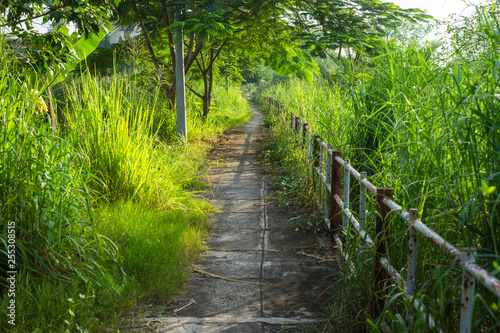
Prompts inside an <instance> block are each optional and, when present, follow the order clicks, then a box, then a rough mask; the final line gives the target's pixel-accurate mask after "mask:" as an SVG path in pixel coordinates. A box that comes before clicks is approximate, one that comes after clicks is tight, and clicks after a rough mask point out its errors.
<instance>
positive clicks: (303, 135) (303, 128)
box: [302, 123, 309, 148]
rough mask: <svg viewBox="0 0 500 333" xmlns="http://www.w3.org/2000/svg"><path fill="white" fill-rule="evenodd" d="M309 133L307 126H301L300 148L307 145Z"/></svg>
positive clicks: (305, 124)
mask: <svg viewBox="0 0 500 333" xmlns="http://www.w3.org/2000/svg"><path fill="white" fill-rule="evenodd" d="M308 131H309V124H308V123H304V124H302V138H303V139H302V147H303V148H305V147H306V144H307V132H308Z"/></svg>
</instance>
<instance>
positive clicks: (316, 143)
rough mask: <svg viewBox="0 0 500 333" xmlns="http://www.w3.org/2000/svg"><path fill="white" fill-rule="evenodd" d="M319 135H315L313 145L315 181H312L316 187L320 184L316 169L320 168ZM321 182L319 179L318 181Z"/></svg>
mask: <svg viewBox="0 0 500 333" xmlns="http://www.w3.org/2000/svg"><path fill="white" fill-rule="evenodd" d="M319 140H320V138H319V136H318V135H315V136H314V137H313V145H312V158H313V162H312V170H311V172H312V180H313V183H312V186H313V188H316V186H317V185H318V184H317V183H316V179H317V178H318V173H317V171H316V170H319V149H320V148H319ZM318 182H319V181H318Z"/></svg>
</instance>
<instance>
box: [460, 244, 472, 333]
mask: <svg viewBox="0 0 500 333" xmlns="http://www.w3.org/2000/svg"><path fill="white" fill-rule="evenodd" d="M475 252H476V249H474V248H472V249H469V248H465V249H464V257H463V260H464V263H474V262H475V261H476V260H475V258H474V255H475ZM473 254H474V255H473ZM475 286H476V279H475V278H474V277H473V276H471V275H470V274H469V273H467V272H466V271H465V269H464V270H463V272H462V302H461V311H460V333H470V332H472V327H471V326H472V311H473V309H474V289H475Z"/></svg>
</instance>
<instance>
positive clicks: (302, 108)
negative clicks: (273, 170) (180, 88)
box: [264, 10, 500, 331]
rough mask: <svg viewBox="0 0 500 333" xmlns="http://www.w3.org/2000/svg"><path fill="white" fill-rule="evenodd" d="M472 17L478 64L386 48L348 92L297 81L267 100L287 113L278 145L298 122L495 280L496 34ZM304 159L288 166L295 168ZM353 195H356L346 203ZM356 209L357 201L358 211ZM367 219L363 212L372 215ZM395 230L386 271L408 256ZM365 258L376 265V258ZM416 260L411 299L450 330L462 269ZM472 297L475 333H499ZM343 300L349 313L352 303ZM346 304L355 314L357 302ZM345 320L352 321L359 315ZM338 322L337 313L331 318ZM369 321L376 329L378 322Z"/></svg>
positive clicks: (393, 313) (398, 227)
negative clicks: (481, 41) (469, 252)
mask: <svg viewBox="0 0 500 333" xmlns="http://www.w3.org/2000/svg"><path fill="white" fill-rule="evenodd" d="M478 15H479V17H478V18H477V20H478V21H479V22H481V27H482V29H483V31H484V35H485V36H487V43H486V45H487V47H485V48H484V49H483V51H484V52H483V53H482V54H481V61H480V62H479V63H475V62H470V61H468V58H464V57H463V54H460V53H459V54H456V55H457V57H456V58H455V59H453V61H451V62H450V63H449V64H447V65H446V66H443V62H442V59H440V58H439V55H437V54H435V53H434V52H435V51H433V50H429V49H426V48H422V47H421V46H420V45H409V46H407V47H401V46H399V45H396V44H393V43H388V44H387V45H386V46H385V52H383V53H381V54H380V55H379V56H377V57H374V58H372V59H370V66H367V67H365V68H360V69H359V72H360V74H355V75H352V76H351V81H350V82H349V85H346V86H338V85H335V86H333V87H330V86H328V85H327V84H325V83H321V82H318V83H314V84H312V85H311V84H307V83H305V82H303V81H300V82H299V81H295V82H289V83H287V84H284V85H279V86H276V87H274V88H272V89H269V90H268V91H267V92H264V94H269V95H271V96H273V97H275V98H277V99H278V100H280V101H281V102H283V103H284V104H285V105H286V107H287V111H286V112H285V113H284V114H279V116H278V115H277V116H276V117H277V118H276V119H279V120H283V123H278V124H277V125H276V126H275V131H276V133H277V135H278V136H279V137H280V136H282V135H284V133H283V131H284V130H283V129H281V128H282V127H283V126H285V125H284V124H287V125H288V124H289V115H290V113H294V114H297V115H299V116H300V117H301V118H302V119H305V120H306V121H307V122H309V123H310V125H311V127H312V129H313V130H314V131H315V132H316V133H318V134H319V135H320V136H322V137H324V138H325V141H326V142H328V143H331V144H332V145H333V146H334V149H336V150H342V151H343V153H344V157H345V158H349V159H350V160H351V163H352V164H353V166H354V167H355V168H356V169H357V170H359V171H367V172H368V176H369V179H370V181H371V182H372V183H374V184H376V186H378V187H393V188H394V190H395V201H396V202H398V203H400V204H401V205H402V206H403V207H416V208H417V209H418V216H419V218H420V219H421V220H422V221H423V222H424V223H425V224H427V225H428V226H429V227H431V228H432V229H433V230H435V231H436V232H438V233H439V234H441V235H442V236H443V237H444V238H445V239H446V240H448V241H449V242H451V243H452V244H455V245H456V246H458V247H459V248H460V247H476V248H477V249H478V253H479V255H478V257H477V258H476V260H477V261H478V262H479V263H480V265H481V266H483V267H486V268H487V269H488V270H489V271H490V272H491V273H492V274H494V275H495V274H496V276H497V277H498V272H497V271H496V270H494V269H493V268H492V262H494V261H497V262H498V260H499V258H500V252H499V247H498V246H499V243H498V240H499V239H500V229H499V227H500V225H499V224H498V223H496V222H495V220H496V219H498V216H500V211H499V210H498V208H499V205H498V203H499V202H500V196H499V194H498V191H497V189H498V188H499V187H498V186H499V182H500V178H499V174H498V172H497V170H498V163H499V162H500V155H499V154H498V152H499V151H500V149H499V148H500V145H499V142H500V130H499V129H500V127H499V125H498V121H499V120H498V98H497V95H498V91H499V89H500V86H499V80H498V78H499V76H498V75H497V74H498V67H499V65H498V58H499V56H500V55H499V53H498V43H499V41H498V36H499V28H498V27H499V24H498V18H496V17H494V16H493V15H490V12H489V11H488V10H486V11H484V10H480V11H479V14H478ZM456 49H457V50H460V49H461V45H460V44H458V45H457V47H456ZM299 161H300V160H298V159H294V161H293V162H291V165H294V164H297V163H298V162H299ZM356 191H357V187H353V189H352V193H351V198H355V194H356V193H357V192H356ZM357 204H358V203H357V202H356V200H354V201H353V203H352V205H353V211H355V208H356V207H357ZM373 209H374V208H373V206H372V208H370V209H369V211H368V213H369V214H372V216H374V211H373ZM371 223H373V222H371ZM370 228H371V227H370V224H369V227H368V229H370ZM392 232H393V237H392V250H391V254H390V258H391V262H392V263H393V264H394V265H395V267H405V265H406V256H401V255H399V254H400V253H406V248H407V240H406V239H407V225H406V224H404V223H403V222H401V221H400V220H399V219H398V220H394V221H393V222H392ZM347 234H350V233H349V232H347ZM348 244H351V245H348V247H347V251H348V252H349V253H350V257H351V258H356V256H357V255H356V253H357V251H358V245H357V244H358V243H357V241H356V240H355V239H352V240H350V241H349V242H348ZM366 258H369V259H368V260H371V258H372V255H371V254H370V256H369V257H366ZM352 260H355V261H356V264H360V262H359V261H357V259H352ZM418 261H419V268H418V269H419V272H418V277H417V284H418V288H419V289H418V295H426V296H425V297H424V296H422V300H423V302H424V304H425V305H426V307H427V309H428V311H430V313H431V314H432V315H433V316H434V318H435V319H436V320H437V322H439V323H440V324H441V325H442V326H443V327H445V328H451V329H456V328H457V326H456V325H457V323H458V322H459V311H458V309H459V302H460V300H459V295H460V285H461V283H460V274H461V271H460V269H458V267H457V266H455V265H454V264H453V263H452V262H451V261H450V260H449V259H447V258H446V257H444V256H443V254H442V253H441V251H439V250H437V249H435V248H434V246H432V245H431V244H430V243H429V242H425V241H422V242H420V244H419V260H418ZM436 267H437V268H436ZM439 267H449V268H439ZM346 274H347V273H346ZM355 279H356V281H358V280H357V279H358V278H355ZM352 283H355V284H357V283H358V282H352ZM346 292H348V291H346ZM477 295H478V296H476V297H479V295H481V297H484V300H483V301H482V302H476V303H475V309H474V311H475V314H474V315H475V318H476V319H477V320H476V321H475V322H474V327H473V330H488V329H489V330H494V329H497V328H498V326H499V322H498V319H497V318H498V317H497V314H496V313H495V310H494V309H495V305H496V299H495V297H494V296H493V295H491V293H489V292H488V291H486V290H485V289H484V287H478V289H477ZM343 297H344V299H345V296H343ZM419 297H420V296H419ZM348 299H349V300H351V299H352V298H350V297H348ZM387 301H388V303H387V304H388V305H387V308H386V309H385V310H384V316H385V315H387V316H386V317H385V318H389V319H390V321H393V322H395V324H394V325H396V326H397V325H400V324H399V323H400V322H401V318H400V317H398V315H397V314H398V313H402V311H401V309H402V308H404V307H406V309H407V310H408V307H409V305H408V304H406V303H405V301H404V299H403V298H402V297H401V295H396V294H394V297H393V298H392V295H391V296H390V297H389V298H388V299H387ZM339 302H341V303H342V304H344V305H346V306H350V305H348V304H349V302H347V301H339ZM351 303H352V304H354V306H356V305H355V304H358V305H357V306H359V304H362V303H363V302H358V303H356V302H351ZM492 304H493V306H491V305H492ZM490 306H491V307H490ZM345 310H347V312H348V313H350V314H351V316H353V314H354V313H358V312H359V311H362V310H363V309H362V308H357V310H356V309H355V308H352V309H349V308H348V309H345ZM344 314H345V312H339V313H337V314H335V318H341V317H342V316H343V315H344ZM337 316H338V317H337ZM414 316H416V317H414V322H415V323H416V325H417V323H419V322H420V323H419V324H418V325H419V326H418V325H417V326H416V327H415V331H419V330H421V329H424V327H425V326H422V322H421V321H422V318H421V317H419V316H421V314H418V315H417V314H415V313H414ZM351 318H352V319H351V320H352V321H353V322H356V321H358V320H359V317H356V316H353V317H351ZM370 321H371V322H372V323H373V325H374V328H373V330H374V331H376V330H378V329H379V328H380V325H381V324H382V321H383V318H371V319H370ZM351 324H352V322H351ZM419 327H420V328H419ZM400 329H401V327H400Z"/></svg>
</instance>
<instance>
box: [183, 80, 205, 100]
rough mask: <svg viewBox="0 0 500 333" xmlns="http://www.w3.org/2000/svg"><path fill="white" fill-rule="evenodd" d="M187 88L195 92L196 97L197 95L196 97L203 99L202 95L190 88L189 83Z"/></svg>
mask: <svg viewBox="0 0 500 333" xmlns="http://www.w3.org/2000/svg"><path fill="white" fill-rule="evenodd" d="M186 87H188V89H189V90H191V91H192V92H193V94H195V95H196V96H198V97H199V98H201V99H203V96H202V95H201V94H199V93H197V92H196V91H195V90H194V89H193V88H191V87H190V86H189V84H187V82H186Z"/></svg>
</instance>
